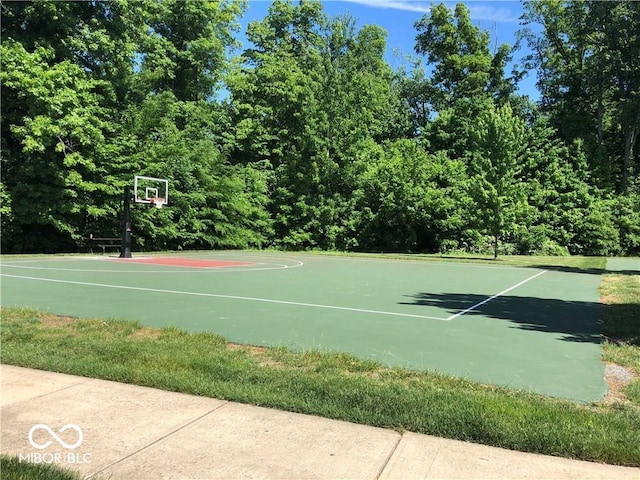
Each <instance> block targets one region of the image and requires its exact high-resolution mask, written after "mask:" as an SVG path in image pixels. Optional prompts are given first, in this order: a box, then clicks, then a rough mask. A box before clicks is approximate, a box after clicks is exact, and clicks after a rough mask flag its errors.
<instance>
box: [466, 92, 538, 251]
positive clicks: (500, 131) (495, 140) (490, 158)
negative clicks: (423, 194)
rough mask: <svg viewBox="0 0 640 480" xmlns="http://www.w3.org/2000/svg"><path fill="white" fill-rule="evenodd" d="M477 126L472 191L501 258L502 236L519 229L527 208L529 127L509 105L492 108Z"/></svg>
mask: <svg viewBox="0 0 640 480" xmlns="http://www.w3.org/2000/svg"><path fill="white" fill-rule="evenodd" d="M476 125H477V128H476V130H475V131H474V132H473V136H472V139H473V146H474V148H473V150H472V152H473V153H472V154H471V155H472V158H471V160H470V171H471V181H470V185H469V192H470V195H471V197H472V198H473V201H474V207H475V208H476V209H477V216H476V220H477V221H478V222H479V224H478V226H479V227H480V228H481V229H483V230H485V231H486V233H488V234H489V235H491V236H492V237H493V244H494V258H497V257H498V247H499V245H498V242H499V239H500V237H501V236H502V235H503V234H505V233H510V232H513V231H514V230H515V228H516V225H517V224H518V220H519V217H520V216H522V212H523V211H525V210H526V202H525V198H524V196H523V192H524V189H523V183H522V181H521V180H520V174H521V168H522V164H521V162H520V158H521V153H522V151H521V149H522V145H523V140H524V135H525V126H524V122H523V121H522V120H520V119H519V118H517V117H515V116H514V115H513V111H512V109H511V107H510V106H509V105H505V106H503V107H499V108H495V107H493V106H491V107H489V108H488V109H487V111H486V112H484V115H482V116H481V117H480V118H478V119H477V124H476Z"/></svg>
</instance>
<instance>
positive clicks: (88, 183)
mask: <svg viewBox="0 0 640 480" xmlns="http://www.w3.org/2000/svg"><path fill="white" fill-rule="evenodd" d="M0 52H1V54H2V63H3V65H2V71H1V72H0V81H1V82H2V85H3V116H2V132H3V140H2V149H3V164H4V165H3V184H4V188H5V192H6V194H7V195H8V196H9V197H10V198H11V206H12V213H13V221H12V222H11V223H10V225H9V226H8V228H7V229H6V230H4V231H3V235H2V240H3V248H4V251H28V252H34V251H56V250H58V249H61V248H64V249H66V250H67V251H68V250H73V249H75V248H74V244H75V243H76V242H78V241H79V240H80V239H81V238H82V236H83V234H84V233H85V232H86V230H87V229H88V227H89V225H91V224H92V223H94V222H96V221H98V220H99V219H101V218H104V217H105V216H107V215H109V214H112V213H113V211H112V210H111V209H110V208H109V207H108V206H107V205H105V204H104V203H103V201H104V197H105V196H109V195H110V194H112V193H113V188H112V186H110V185H108V184H105V183H104V181H103V176H104V175H105V166H104V163H103V161H104V160H105V159H106V156H107V152H106V150H105V148H104V144H105V137H106V135H108V133H109V132H110V125H109V123H108V118H107V111H106V110H105V109H104V108H103V107H102V106H101V105H100V97H99V96H98V95H96V93H95V90H96V89H97V88H98V87H99V82H98V81H96V80H93V79H91V78H90V77H89V76H88V75H87V73H86V72H84V71H83V70H82V69H81V68H80V67H79V66H77V65H75V64H74V63H72V62H70V61H68V60H65V61H62V62H60V63H57V64H53V65H51V64H50V62H51V60H52V58H53V56H54V52H53V50H52V49H51V48H50V47H38V48H36V50H35V51H34V52H33V53H29V52H27V51H26V50H25V49H24V47H23V46H22V45H21V44H20V43H17V42H15V41H13V40H11V39H7V40H4V41H3V43H2V46H0ZM63 245H64V246H63Z"/></svg>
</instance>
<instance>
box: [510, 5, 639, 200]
mask: <svg viewBox="0 0 640 480" xmlns="http://www.w3.org/2000/svg"><path fill="white" fill-rule="evenodd" d="M525 10H526V13H525V15H524V20H525V25H530V24H534V23H537V24H540V25H542V27H543V33H542V35H539V34H537V33H534V32H533V30H532V29H529V28H526V29H524V30H523V32H522V35H523V36H524V38H526V39H527V41H528V43H529V47H530V49H531V51H532V52H533V53H532V54H531V55H529V56H528V59H527V60H528V62H527V63H526V64H525V67H526V68H535V69H536V71H537V74H538V87H539V89H540V91H541V93H542V107H543V111H545V112H547V113H548V114H549V115H550V118H551V121H552V125H553V126H554V127H555V128H556V129H557V130H558V132H559V133H560V134H561V135H562V138H564V139H565V140H566V141H567V142H568V143H571V142H573V141H574V140H576V139H582V140H583V141H584V142H585V145H586V150H587V152H588V160H589V167H590V170H591V171H592V172H593V174H594V181H596V182H597V184H598V186H600V187H601V188H605V189H608V190H612V189H615V190H617V191H618V192H624V191H626V189H627V188H628V186H629V185H630V184H631V183H633V182H631V181H630V178H631V177H635V176H637V175H638V170H639V167H638V157H639V155H638V151H637V149H636V148H635V147H636V143H637V140H638V136H639V135H640V60H639V58H638V54H637V52H638V51H639V49H640V34H638V32H639V31H640V4H639V3H638V2H633V1H621V2H614V3H606V2H590V1H582V0H580V1H578V0H576V1H569V2H559V1H556V0H536V1H531V2H526V3H525Z"/></svg>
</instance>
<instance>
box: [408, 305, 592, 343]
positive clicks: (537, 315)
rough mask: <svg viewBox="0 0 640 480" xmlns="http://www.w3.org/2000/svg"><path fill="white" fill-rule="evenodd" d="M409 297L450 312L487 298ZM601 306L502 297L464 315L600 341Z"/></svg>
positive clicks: (571, 338)
mask: <svg viewBox="0 0 640 480" xmlns="http://www.w3.org/2000/svg"><path fill="white" fill-rule="evenodd" d="M407 297H409V298H411V299H412V300H411V301H407V302H400V304H402V305H416V306H429V307H438V308H441V309H444V310H446V311H447V312H449V314H450V315H454V314H457V313H459V312H462V311H464V310H465V309H467V308H469V307H471V306H472V305H477V304H478V303H480V302H483V301H485V300H487V297H486V296H484V295H472V294H458V293H443V294H438V293H416V294H414V295H407ZM601 307H602V306H601V305H600V304H599V303H595V302H577V301H564V300H557V299H549V298H536V297H517V296H501V297H498V298H494V299H492V300H490V301H488V302H486V303H485V304H483V305H480V306H477V307H476V308H474V309H473V310H472V311H469V312H467V313H465V314H464V316H465V317H473V316H482V317H489V318H495V319H499V320H504V321H508V322H511V323H513V324H515V325H516V327H517V328H520V329H522V330H529V331H536V332H545V333H557V334H561V335H562V340H565V341H568V342H590V343H600V342H601V341H602V335H601V333H600V315H601Z"/></svg>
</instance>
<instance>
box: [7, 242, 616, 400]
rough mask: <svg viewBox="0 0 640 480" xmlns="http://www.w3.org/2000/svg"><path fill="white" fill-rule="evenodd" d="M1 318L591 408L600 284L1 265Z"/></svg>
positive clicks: (445, 269)
mask: <svg viewBox="0 0 640 480" xmlns="http://www.w3.org/2000/svg"><path fill="white" fill-rule="evenodd" d="M0 266H1V268H2V273H1V276H2V304H3V306H4V307H9V306H21V307H32V308H37V309H40V310H43V311H46V312H51V313H55V314H60V315H69V316H75V317H90V318H100V319H114V318H117V319H127V320H137V321H139V322H140V323H142V324H143V325H147V326H151V327H158V328H163V327H168V326H176V327H178V328H180V329H184V330H187V331H191V332H202V331H207V332H214V333H216V334H219V335H222V336H224V337H225V338H226V339H228V340H229V341H232V342H237V343H242V344H251V345H263V346H270V347H279V346H285V347H289V348H291V349H294V350H298V351H300V350H321V351H332V352H348V353H351V354H353V355H355V356H357V357H360V358H363V359H369V360H374V361H378V362H380V363H382V364H384V365H389V366H398V367H403V368H408V369H414V370H430V371H436V372H439V373H443V374H447V375H453V376H456V377H464V378H468V379H471V380H475V381H480V382H483V383H490V384H496V385H503V386H508V387H512V388H517V389H524V390H529V391H534V392H538V393H541V394H545V395H552V396H558V397H564V398H570V399H574V400H578V401H582V402H590V401H597V400H600V399H601V398H602V396H603V395H604V394H605V393H606V385H605V382H604V365H603V363H602V361H601V347H600V340H601V339H600V335H599V327H598V321H599V314H600V308H599V304H598V290H597V289H598V286H599V283H600V275H598V274H594V273H584V272H571V271H558V270H542V269H536V268H519V267H504V266H496V265H486V264H470V263H438V262H434V261H419V260H416V261H413V260H396V259H384V258H364V257H349V256H331V255H319V254H318V255H311V254H296V253H279V252H216V253H212V252H208V253H193V254H179V255H176V254H157V255H155V254H154V255H150V254H147V255H145V254H135V255H134V257H133V258H117V257H115V256H114V257H111V256H107V255H105V256H37V257H30V258H29V257H13V258H7V257H5V258H3V259H2V262H1V264H0Z"/></svg>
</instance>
